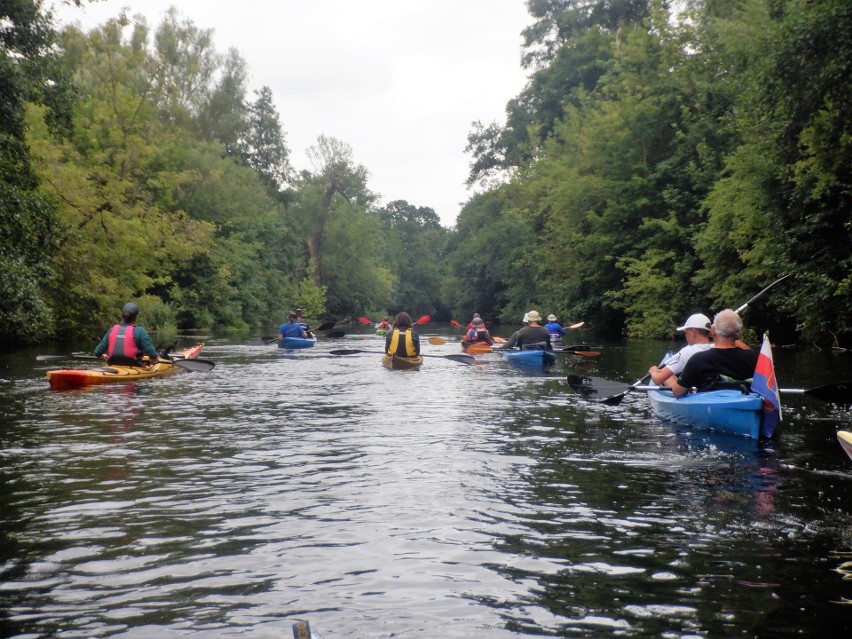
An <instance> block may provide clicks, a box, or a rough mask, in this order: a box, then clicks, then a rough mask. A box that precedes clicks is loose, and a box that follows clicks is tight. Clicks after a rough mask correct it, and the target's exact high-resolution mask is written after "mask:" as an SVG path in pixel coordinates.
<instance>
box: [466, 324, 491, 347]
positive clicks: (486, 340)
mask: <svg viewBox="0 0 852 639" xmlns="http://www.w3.org/2000/svg"><path fill="white" fill-rule="evenodd" d="M477 343H481V344H488V345H489V346H491V344H493V343H494V340H492V339H491V333H489V332H488V329H487V328H485V322H483V321H482V318H480V317H474V318H473V321H472V322H471V328H470V330H469V331H467V332H466V333H465V334H464V337H463V338H462V344H477Z"/></svg>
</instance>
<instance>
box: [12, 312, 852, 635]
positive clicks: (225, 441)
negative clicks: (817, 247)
mask: <svg viewBox="0 0 852 639" xmlns="http://www.w3.org/2000/svg"><path fill="white" fill-rule="evenodd" d="M423 328H424V330H423V331H422V333H423V335H424V338H425V337H428V336H429V335H438V334H441V335H444V336H446V337H452V338H453V339H456V338H457V336H458V333H456V334H453V335H451V334H450V333H448V332H443V331H442V329H437V328H435V329H431V328H430V326H428V325H427V326H426V327H423ZM352 330H353V331H354V332H355V333H356V334H347V335H346V336H345V337H343V338H342V339H338V340H325V341H321V342H320V343H319V344H318V345H317V346H316V347H315V348H313V349H309V350H304V351H299V352H293V353H285V352H283V351H282V350H281V349H278V348H276V347H275V346H267V345H263V343H262V341H261V340H260V338H258V337H257V336H254V335H251V336H249V335H239V336H236V335H233V334H231V335H227V336H216V335H203V336H194V337H190V336H184V338H183V344H184V345H189V344H191V343H194V341H195V340H198V339H200V340H203V341H204V342H206V344H207V346H206V347H205V349H204V352H203V353H202V357H204V358H208V359H212V360H214V361H216V362H217V366H216V368H215V369H214V370H213V371H212V372H210V373H188V372H181V373H179V374H177V375H174V376H172V377H169V378H160V379H155V380H149V381H146V382H139V383H136V384H128V385H114V386H101V387H96V388H94V389H91V390H88V391H82V392H81V391H63V392H57V391H51V390H49V389H48V385H47V381H46V379H45V377H44V375H45V371H46V370H48V369H49V368H50V367H51V366H49V365H46V364H45V363H43V362H36V361H35V355H36V354H38V353H56V352H63V351H60V350H58V349H57V348H55V347H54V348H51V347H48V348H45V347H41V348H40V349H32V350H27V351H18V352H15V353H11V354H9V353H7V354H5V355H2V356H0V397H2V400H0V456H1V457H0V460H1V461H0V506H2V507H0V636H2V637H4V638H8V637H17V638H27V639H30V638H35V637H62V638H76V637H120V638H123V639H170V638H177V637H180V638H194V637H204V638H208V637H209V638H214V637H215V638H220V637H240V638H249V639H261V638H270V639H272V638H275V639H281V638H282V637H290V636H292V634H293V633H292V630H291V628H292V626H293V624H294V623H295V622H296V621H297V620H304V621H308V622H309V623H310V626H311V628H312V630H313V631H314V636H318V637H322V638H324V639H332V638H337V637H347V638H349V637H356V638H357V637H364V638H368V637H395V638H410V639H436V638H437V637H441V638H442V639H445V638H465V639H467V638H478V637H484V638H495V639H504V638H511V637H541V636H545V637H627V638H633V637H649V638H650V637H655V638H656V637H665V638H671V639H673V638H699V637H707V638H709V637H848V636H850V631H852V605H849V604H850V600H852V461H850V460H849V458H848V457H847V456H846V455H845V454H844V453H843V451H842V449H841V448H840V446H839V445H838V444H837V440H836V438H835V432H836V431H837V430H841V429H843V430H852V414H850V412H849V410H848V409H842V408H838V407H834V406H831V405H829V404H825V403H822V402H819V401H818V400H815V399H812V398H809V397H807V396H789V397H788V398H787V399H786V401H785V413H784V416H785V423H784V424H782V426H781V427H780V431H779V434H778V436H777V438H776V439H775V440H773V441H770V442H761V443H756V442H754V441H752V440H746V439H741V438H736V437H730V436H724V435H720V434H709V433H692V432H689V431H688V430H685V429H682V428H678V427H675V426H672V425H670V424H667V423H664V422H661V421H659V420H658V419H656V418H654V417H653V415H652V414H651V412H650V409H649V406H648V403H647V400H646V398H644V397H643V395H642V394H641V393H639V392H637V393H632V394H630V395H629V396H628V398H627V399H626V400H625V401H624V402H623V403H622V404H621V405H620V406H615V407H611V406H604V405H600V404H593V403H590V402H589V401H587V400H584V399H583V398H581V397H578V396H577V395H575V394H574V393H573V392H571V390H570V389H569V388H568V386H567V384H566V382H565V375H566V373H568V372H586V373H588V374H592V375H596V376H599V377H606V378H611V379H616V380H620V381H627V382H632V381H635V380H636V379H637V378H639V377H641V376H642V375H643V374H644V373H645V371H646V370H647V367H648V365H649V363H650V362H653V361H655V360H657V359H658V358H659V356H660V354H661V353H662V352H663V351H664V350H665V348H666V347H667V346H669V343H666V342H652V341H643V342H629V343H619V344H603V347H604V348H603V349H602V354H601V356H600V357H598V358H596V359H593V360H585V361H582V360H580V359H579V358H576V357H570V356H567V355H560V359H559V361H558V362H557V364H556V365H555V366H554V367H552V368H551V369H549V370H547V371H546V372H542V371H534V370H533V371H530V370H518V369H514V368H512V367H510V366H509V365H508V364H507V363H505V362H504V361H503V360H502V357H501V356H500V355H499V354H490V355H485V356H479V357H477V360H478V361H477V365H475V366H465V365H462V364H458V363H456V362H453V361H451V360H446V359H442V358H430V359H428V360H427V362H426V364H425V365H424V366H423V367H422V369H421V370H419V371H389V370H386V369H384V368H382V367H381V366H380V365H379V357H378V355H372V354H358V355H351V356H333V355H330V354H329V350H331V349H334V348H358V349H363V350H368V351H380V350H381V348H382V343H381V342H380V341H379V339H377V338H376V337H375V336H372V335H369V334H366V333H363V332H360V329H352ZM359 332H360V334H358V333H359ZM504 332H506V333H508V332H510V331H509V330H506V331H504ZM591 339H594V338H593V337H591V336H590V335H588V334H583V333H580V334H579V335H577V336H576V337H575V340H576V342H579V341H581V340H585V341H588V340H591ZM593 343H597V344H600V342H593ZM671 345H672V346H676V345H677V343H676V342H672V343H671ZM91 346H92V345H80V344H78V345H73V348H68V352H70V351H71V350H74V349H75V348H81V347H91ZM424 352H426V353H429V354H432V355H441V354H449V353H456V352H459V347H458V344H456V343H450V344H446V345H443V346H431V345H428V344H425V345H424ZM775 362H776V372H777V375H778V379H779V383H780V386H781V387H782V388H794V387H795V388H811V387H813V386H817V385H820V384H823V383H827V382H830V381H834V380H835V379H838V378H846V379H848V378H852V354H850V353H830V352H816V351H813V350H805V349H801V350H792V349H776V352H775ZM82 363H83V364H85V362H82ZM846 562H850V563H848V564H847V563H846ZM844 564H845V565H844ZM844 573H846V574H847V575H848V577H847V579H844Z"/></svg>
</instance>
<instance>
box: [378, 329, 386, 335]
mask: <svg viewBox="0 0 852 639" xmlns="http://www.w3.org/2000/svg"><path fill="white" fill-rule="evenodd" d="M387 334H388V329H386V328H377V329H376V335H387Z"/></svg>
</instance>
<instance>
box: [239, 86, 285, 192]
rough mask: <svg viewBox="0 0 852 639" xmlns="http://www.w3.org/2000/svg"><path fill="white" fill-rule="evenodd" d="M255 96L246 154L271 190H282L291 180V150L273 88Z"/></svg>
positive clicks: (244, 153)
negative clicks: (275, 102)
mask: <svg viewBox="0 0 852 639" xmlns="http://www.w3.org/2000/svg"><path fill="white" fill-rule="evenodd" d="M255 95H257V99H256V100H255V101H254V102H253V103H252V104H251V105H250V106H249V127H248V130H247V131H246V135H245V137H244V139H243V142H242V149H243V150H242V155H243V158H244V160H245V162H246V163H247V164H248V165H249V166H250V167H252V168H253V169H254V170H255V171H257V172H258V174H259V175H260V176H261V179H262V180H263V181H264V183H266V185H267V186H268V187H269V189H270V190H271V191H272V192H274V193H278V192H279V191H281V190H282V189H283V188H284V187H285V185H286V184H287V183H288V182H289V181H290V179H291V174H292V168H291V167H290V149H288V148H287V143H286V141H285V138H284V133H283V131H282V129H281V122H280V118H279V116H278V111H277V110H276V108H275V104H274V103H273V100H272V90H271V89H270V88H269V87H267V86H264V87H263V88H262V89H261V90H260V91H255Z"/></svg>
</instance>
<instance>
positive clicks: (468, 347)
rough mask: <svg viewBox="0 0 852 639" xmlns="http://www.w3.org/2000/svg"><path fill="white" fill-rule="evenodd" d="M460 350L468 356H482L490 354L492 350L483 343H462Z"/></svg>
mask: <svg viewBox="0 0 852 639" xmlns="http://www.w3.org/2000/svg"><path fill="white" fill-rule="evenodd" d="M462 350H463V351H464V352H465V353H467V354H468V355H482V354H484V353H490V352H491V351H492V350H493V349H492V348H491V347H490V346H489V345H488V344H486V343H485V342H474V343H473V344H465V343H462Z"/></svg>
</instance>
